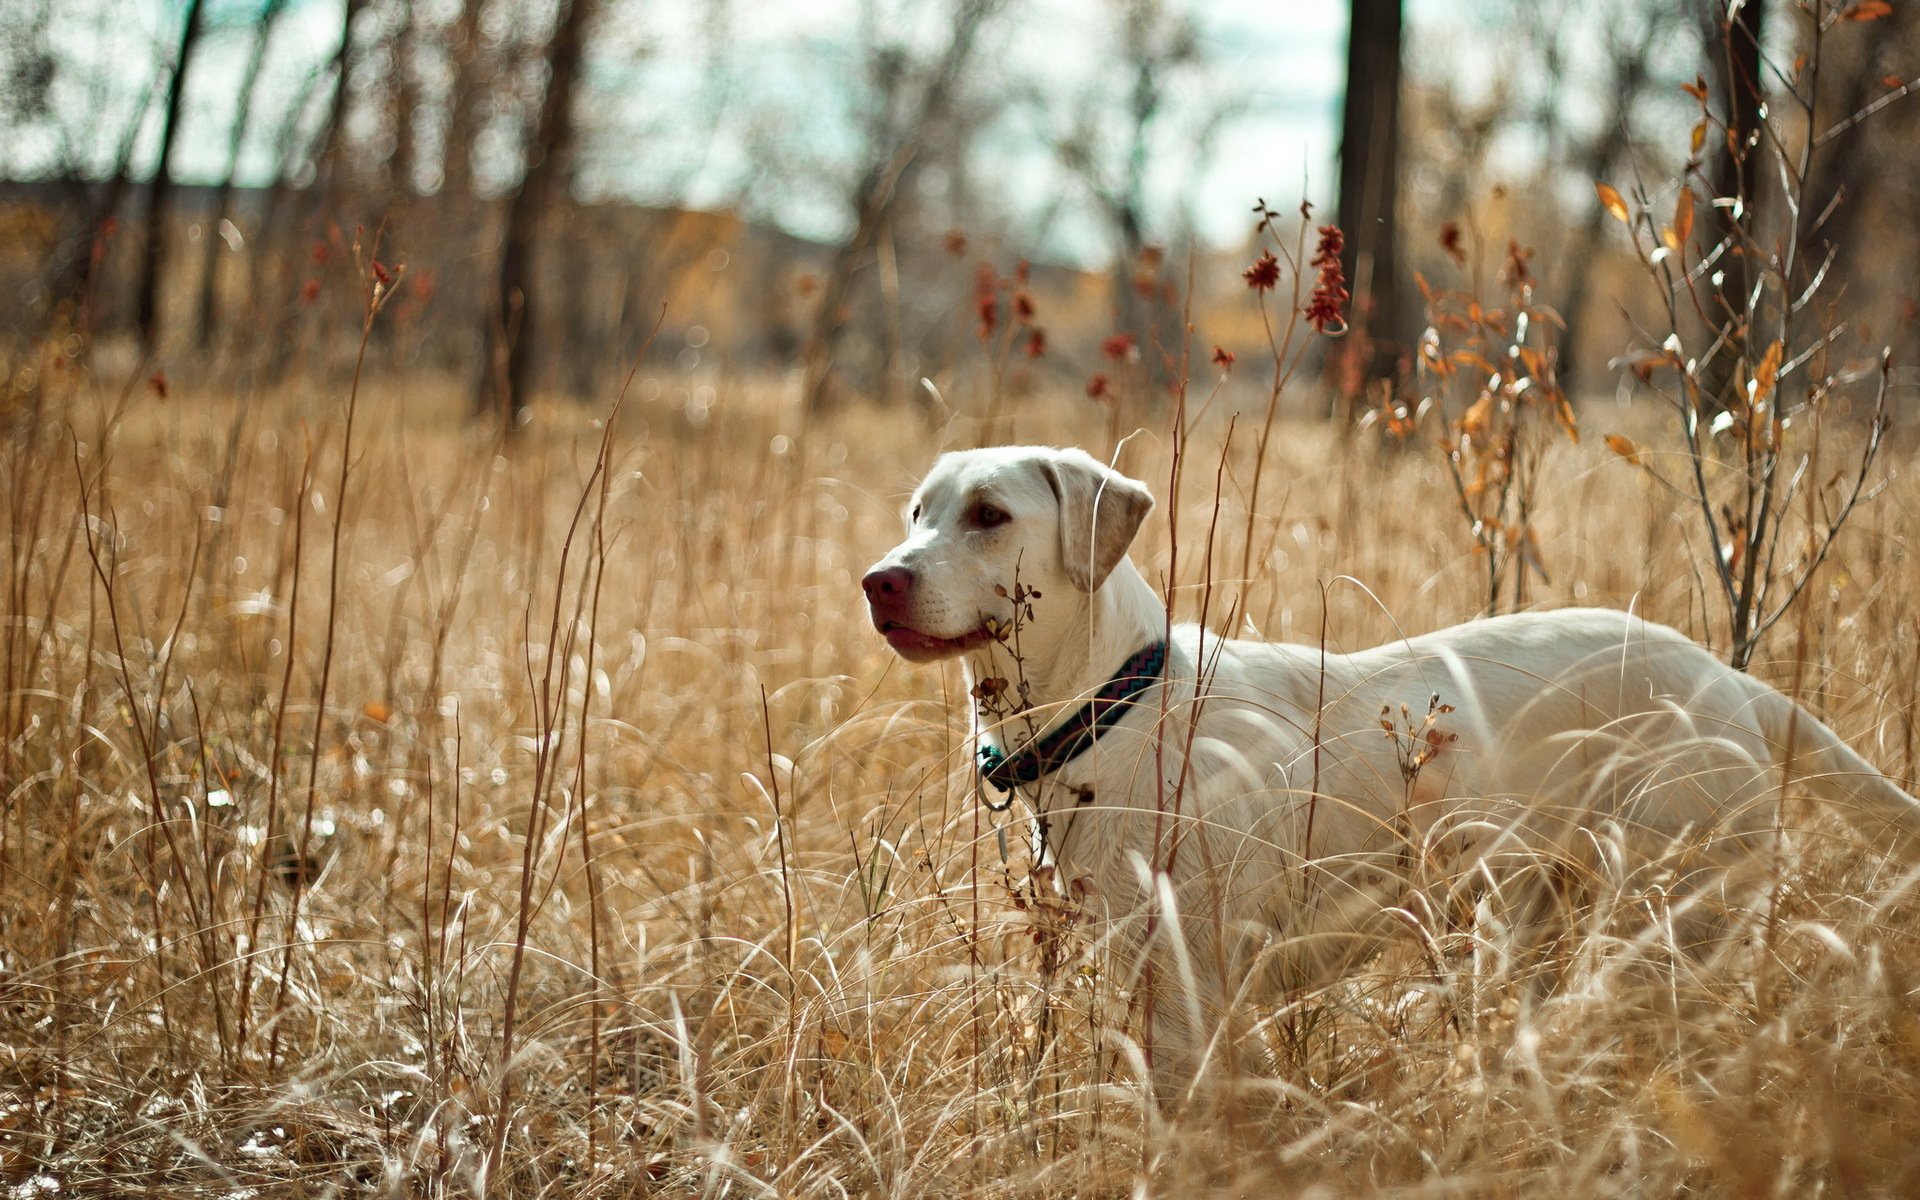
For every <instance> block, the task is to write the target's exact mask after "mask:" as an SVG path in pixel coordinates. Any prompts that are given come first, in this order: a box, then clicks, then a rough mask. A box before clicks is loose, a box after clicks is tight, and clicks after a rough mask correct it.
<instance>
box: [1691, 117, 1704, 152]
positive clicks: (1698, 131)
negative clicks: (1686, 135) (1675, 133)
mask: <svg viewBox="0 0 1920 1200" xmlns="http://www.w3.org/2000/svg"><path fill="white" fill-rule="evenodd" d="M1706 144H1707V122H1706V118H1704V117H1702V118H1701V119H1700V123H1699V124H1698V125H1695V126H1694V127H1693V141H1692V148H1691V149H1690V150H1689V151H1688V153H1690V154H1692V155H1693V156H1694V157H1695V158H1699V157H1700V149H1701V147H1703V146H1705V145H1706Z"/></svg>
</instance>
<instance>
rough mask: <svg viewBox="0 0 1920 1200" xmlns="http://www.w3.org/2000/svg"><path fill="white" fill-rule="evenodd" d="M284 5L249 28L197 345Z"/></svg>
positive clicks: (203, 276) (208, 335) (205, 267)
mask: <svg viewBox="0 0 1920 1200" xmlns="http://www.w3.org/2000/svg"><path fill="white" fill-rule="evenodd" d="M285 8H286V0H266V5H265V7H263V8H262V9H261V10H260V19H259V21H258V22H257V23H256V24H255V25H254V28H253V44H252V47H251V48H250V50H249V52H248V55H247V66H246V70H245V73H244V74H243V75H242V76H241V82H240V97H239V102H238V104H237V105H236V106H235V108H234V113H233V124H232V125H231V126H229V127H228V130H227V153H226V157H227V164H226V169H225V170H224V171H222V172H221V175H220V183H219V186H218V187H217V188H216V189H215V191H214V196H213V209H212V213H213V215H212V223H211V226H210V227H209V228H208V230H207V232H206V236H204V237H203V238H201V242H202V243H203V244H204V246H205V250H204V252H203V254H202V259H201V261H202V266H201V270H200V321H199V335H200V347H201V349H205V348H206V347H207V346H208V345H209V344H210V343H211V342H212V341H213V329H214V325H215V324H216V323H217V318H218V312H217V308H218V305H219V291H220V247H221V246H222V245H224V244H225V238H224V230H225V229H226V227H227V225H228V224H229V223H230V222H231V220H232V217H233V192H234V180H235V175H236V173H237V172H238V170H239V167H240V148H241V144H242V142H244V141H245V139H246V136H247V129H248V126H249V125H250V123H251V119H252V116H253V105H254V102H255V99H256V93H257V92H258V90H259V84H260V68H261V66H262V65H263V64H264V63H265V62H266V57H267V46H268V43H269V42H270V41H271V40H272V38H273V28H274V25H275V24H276V23H277V22H278V21H279V19H280V14H281V12H282V11H283V10H284V9H285Z"/></svg>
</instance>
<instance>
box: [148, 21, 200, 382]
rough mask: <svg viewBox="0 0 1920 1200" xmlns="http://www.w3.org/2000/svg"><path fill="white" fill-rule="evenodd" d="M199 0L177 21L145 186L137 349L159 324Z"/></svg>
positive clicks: (156, 332) (150, 345)
mask: <svg viewBox="0 0 1920 1200" xmlns="http://www.w3.org/2000/svg"><path fill="white" fill-rule="evenodd" d="M200 6H201V0H187V11H186V16H185V18H184V19H183V20H182V21H181V23H180V41H179V43H178V46H177V48H176V49H175V51H174V55H173V73H172V76H171V77H170V78H169V80H168V82H167V103H166V109H165V115H164V116H163V117H162V119H161V122H160V154H159V159H158V161H156V162H155V164H154V168H153V182H152V183H151V184H149V185H148V187H147V214H146V233H147V238H146V252H145V257H144V260H143V261H142V264H141V267H140V278H139V285H138V286H139V291H138V293H137V295H136V297H135V320H136V321H138V323H139V329H140V352H141V353H142V354H143V355H145V354H151V353H153V348H154V344H155V342H156V341H157V340H158V335H159V326H160V272H161V271H163V270H165V269H166V259H167V224H166V217H167V196H168V193H169V192H170V191H171V190H172V187H173V175H172V172H173V143H174V131H175V129H176V128H177V127H178V126H179V123H180V102H181V100H182V98H183V96H184V94H185V84H186V78H187V66H188V64H189V63H191V62H192V60H193V52H194V49H195V47H196V46H197V45H198V43H199V40H200V32H201V22H200Z"/></svg>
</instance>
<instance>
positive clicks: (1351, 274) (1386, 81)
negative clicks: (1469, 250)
mask: <svg viewBox="0 0 1920 1200" xmlns="http://www.w3.org/2000/svg"><path fill="white" fill-rule="evenodd" d="M1350 12H1351V20H1350V24H1349V29H1348V35H1347V89H1346V102H1345V105H1344V107H1343V109H1342V113H1341V120H1340V227H1341V228H1342V229H1344V230H1345V231H1346V235H1347V241H1346V250H1345V254H1344V259H1345V261H1344V262H1343V263H1342V266H1344V267H1345V269H1346V274H1347V278H1348V279H1349V280H1350V281H1351V287H1352V289H1353V294H1354V306H1353V311H1354V314H1355V322H1354V323H1355V325H1356V326H1357V327H1358V328H1359V329H1360V331H1361V332H1364V333H1366V334H1367V335H1369V336H1370V337H1371V338H1372V339H1373V343H1374V345H1376V346H1377V347H1379V348H1380V352H1379V353H1378V354H1377V355H1376V362H1375V363H1374V364H1372V366H1373V368H1374V369H1376V370H1377V369H1380V368H1381V366H1382V365H1383V363H1382V361H1381V360H1382V359H1387V358H1390V357H1391V356H1392V355H1393V346H1394V344H1395V342H1396V341H1397V340H1398V339H1399V338H1401V337H1402V336H1404V334H1405V329H1404V328H1403V326H1404V321H1403V318H1402V315H1401V312H1400V296H1399V271H1398V267H1399V261H1398V259H1399V243H1398V229H1397V227H1396V224H1395V221H1394V206H1395V203H1396V202H1397V200H1398V198H1399V179H1400V47H1401V35H1402V24H1403V22H1402V17H1401V0H1352V4H1351V7H1350Z"/></svg>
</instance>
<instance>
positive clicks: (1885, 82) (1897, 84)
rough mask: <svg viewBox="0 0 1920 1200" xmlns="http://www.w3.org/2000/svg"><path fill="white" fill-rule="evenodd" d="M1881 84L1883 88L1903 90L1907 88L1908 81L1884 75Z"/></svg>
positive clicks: (1895, 76) (1896, 76)
mask: <svg viewBox="0 0 1920 1200" xmlns="http://www.w3.org/2000/svg"><path fill="white" fill-rule="evenodd" d="M1880 83H1881V86H1883V87H1890V88H1903V87H1905V86H1907V81H1906V80H1904V79H1902V78H1900V77H1899V76H1898V75H1882V76H1881V77H1880Z"/></svg>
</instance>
